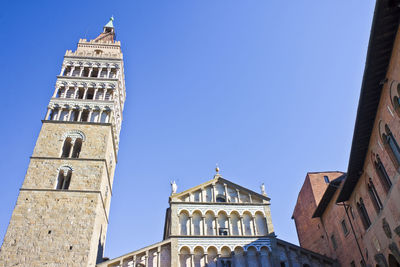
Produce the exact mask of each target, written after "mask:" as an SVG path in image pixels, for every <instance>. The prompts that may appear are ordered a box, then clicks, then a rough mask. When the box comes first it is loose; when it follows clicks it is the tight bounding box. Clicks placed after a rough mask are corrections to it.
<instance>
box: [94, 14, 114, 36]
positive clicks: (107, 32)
mask: <svg viewBox="0 0 400 267" xmlns="http://www.w3.org/2000/svg"><path fill="white" fill-rule="evenodd" d="M113 21H114V17H113V16H111V18H110V20H109V21H108V23H107V24H106V25H104V27H103V32H102V33H101V34H100V35H99V36H97V37H96V39H94V40H95V41H96V42H99V41H101V42H114V39H115V31H114V24H113Z"/></svg>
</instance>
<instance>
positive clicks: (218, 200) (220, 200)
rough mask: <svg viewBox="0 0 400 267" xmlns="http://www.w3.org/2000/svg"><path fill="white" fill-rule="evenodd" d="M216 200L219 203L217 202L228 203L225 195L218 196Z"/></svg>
mask: <svg viewBox="0 0 400 267" xmlns="http://www.w3.org/2000/svg"><path fill="white" fill-rule="evenodd" d="M215 200H216V201H217V202H226V198H225V196H224V195H221V194H220V195H217V197H216V198H215Z"/></svg>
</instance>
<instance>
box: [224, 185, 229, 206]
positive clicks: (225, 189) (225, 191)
mask: <svg viewBox="0 0 400 267" xmlns="http://www.w3.org/2000/svg"><path fill="white" fill-rule="evenodd" d="M224 193H225V201H226V202H228V185H227V184H224Z"/></svg>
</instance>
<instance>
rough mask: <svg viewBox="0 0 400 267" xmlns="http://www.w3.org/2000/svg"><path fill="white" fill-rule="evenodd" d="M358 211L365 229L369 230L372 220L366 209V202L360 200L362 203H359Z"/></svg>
mask: <svg viewBox="0 0 400 267" xmlns="http://www.w3.org/2000/svg"><path fill="white" fill-rule="evenodd" d="M357 210H358V213H359V215H360V217H361V221H362V223H363V225H364V229H365V230H367V229H368V227H369V226H370V225H371V220H370V219H369V216H368V212H367V209H366V208H365V205H364V201H363V199H362V198H360V201H359V202H357Z"/></svg>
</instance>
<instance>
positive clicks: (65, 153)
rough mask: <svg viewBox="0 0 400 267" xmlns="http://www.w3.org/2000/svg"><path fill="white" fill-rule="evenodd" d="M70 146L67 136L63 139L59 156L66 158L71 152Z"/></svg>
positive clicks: (70, 142)
mask: <svg viewBox="0 0 400 267" xmlns="http://www.w3.org/2000/svg"><path fill="white" fill-rule="evenodd" d="M71 148H72V140H71V138H70V137H67V138H66V139H65V141H64V145H63V148H62V153H61V157H62V158H68V157H69V154H70V153H71Z"/></svg>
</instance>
